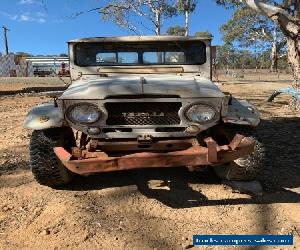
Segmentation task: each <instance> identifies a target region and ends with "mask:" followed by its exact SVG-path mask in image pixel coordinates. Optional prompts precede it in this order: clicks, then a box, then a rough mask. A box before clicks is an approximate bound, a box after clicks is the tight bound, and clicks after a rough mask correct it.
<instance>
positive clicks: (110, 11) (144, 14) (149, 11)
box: [91, 0, 177, 35]
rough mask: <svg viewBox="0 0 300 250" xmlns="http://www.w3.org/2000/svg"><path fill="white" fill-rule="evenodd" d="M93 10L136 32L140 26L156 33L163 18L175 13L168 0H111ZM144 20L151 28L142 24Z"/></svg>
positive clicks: (158, 32)
mask: <svg viewBox="0 0 300 250" xmlns="http://www.w3.org/2000/svg"><path fill="white" fill-rule="evenodd" d="M94 10H97V11H99V13H100V14H101V15H102V18H103V19H104V20H110V21H112V22H114V23H116V24H117V25H119V26H120V27H122V28H125V29H128V30H130V31H132V32H134V33H136V34H139V33H140V32H139V27H141V26H142V27H143V28H146V29H148V30H150V31H151V32H154V33H155V34H156V35H160V34H161V27H162V24H163V22H164V20H165V19H167V18H170V17H172V16H174V15H176V13H177V11H176V8H175V7H174V6H172V2H171V1H168V0H112V1H109V3H108V4H107V5H105V6H103V7H100V8H96V9H94ZM91 11H92V10H91ZM141 18H142V20H141ZM145 20H147V21H148V22H149V23H150V25H149V26H150V27H151V26H152V27H153V28H148V27H149V26H147V25H146V24H144V21H145Z"/></svg>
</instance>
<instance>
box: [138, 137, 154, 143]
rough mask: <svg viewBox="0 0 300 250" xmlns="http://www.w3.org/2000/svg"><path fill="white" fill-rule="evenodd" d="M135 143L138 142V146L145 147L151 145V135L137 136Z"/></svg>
mask: <svg viewBox="0 0 300 250" xmlns="http://www.w3.org/2000/svg"><path fill="white" fill-rule="evenodd" d="M137 141H138V143H139V144H146V145H149V144H152V143H153V140H152V136H151V135H139V136H138V137H137Z"/></svg>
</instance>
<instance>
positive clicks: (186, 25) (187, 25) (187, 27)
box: [184, 10, 190, 36]
mask: <svg viewBox="0 0 300 250" xmlns="http://www.w3.org/2000/svg"><path fill="white" fill-rule="evenodd" d="M184 13H185V34H184V35H185V36H188V35H189V18H190V13H189V11H188V10H185V11H184Z"/></svg>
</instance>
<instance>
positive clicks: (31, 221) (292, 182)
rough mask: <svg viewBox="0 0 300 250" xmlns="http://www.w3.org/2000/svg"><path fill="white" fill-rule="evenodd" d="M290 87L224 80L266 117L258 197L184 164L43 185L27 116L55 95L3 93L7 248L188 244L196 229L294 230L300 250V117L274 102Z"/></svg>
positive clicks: (2, 243)
mask: <svg viewBox="0 0 300 250" xmlns="http://www.w3.org/2000/svg"><path fill="white" fill-rule="evenodd" d="M282 86H286V85H285V84H284V83H270V82H268V83H256V84H249V83H240V84H236V83H235V84H234V83H232V82H228V81H227V82H223V85H220V87H221V88H222V89H223V90H226V91H229V92H232V93H233V94H234V95H236V96H238V97H242V98H246V99H248V100H249V101H250V102H252V103H253V104H255V105H256V106H257V108H258V109H259V110H260V111H261V113H262V123H261V125H260V127H259V128H258V129H259V134H260V136H261V138H262V140H263V142H264V143H265V145H266V154H267V159H266V162H265V168H264V171H263V173H262V174H261V175H260V176H259V181H260V182H261V183H262V185H263V189H264V193H263V195H262V196H259V197H252V196H251V195H248V194H240V193H236V192H233V191H232V190H231V189H230V188H229V187H228V186H226V185H224V184H222V182H221V181H220V180H219V179H218V178H217V177H215V176H214V175H213V174H212V173H211V172H210V171H205V172H197V173H190V172H188V171H187V170H186V169H185V168H172V169H154V170H153V169H143V170H135V171H126V172H118V173H105V174H100V175H97V176H91V177H88V178H83V177H78V178H76V180H75V182H74V183H73V184H72V185H70V186H68V187H66V188H64V189H56V190H55V189H51V188H48V187H44V186H41V185H39V184H37V183H36V182H35V181H34V180H33V177H32V175H31V172H30V170H29V166H28V143H29V137H30V133H31V132H30V131H27V130H25V129H23V128H22V121H23V120H24V117H25V115H26V113H27V112H28V111H29V110H30V108H31V107H32V106H33V105H35V104H38V103H41V102H45V101H47V98H44V97H34V96H26V95H25V96H14V97H1V98H0V117H1V120H0V142H1V143H0V156H1V157H0V249H182V248H183V247H187V246H188V245H189V244H191V237H192V235H193V234H293V235H294V240H295V245H294V247H293V248H294V249H300V237H299V234H300V206H299V202H300V164H299V162H300V151H299V145H300V114H299V113H298V114H297V113H294V112H291V111H289V110H288V109H286V108H285V105H286V104H287V103H288V97H286V96H284V95H283V96H279V97H277V98H276V99H275V102H274V103H267V102H266V99H267V97H268V96H269V94H271V93H272V91H273V90H274V89H276V88H278V87H282ZM0 90H1V85H0ZM190 247H192V246H190ZM205 249H210V248H207V247H206V248H205ZM219 249H223V248H219ZM236 249H239V248H236ZM241 249H246V248H241ZM247 249H251V248H247ZM266 249H284V248H283V247H278V248H275V247H269V248H266ZM288 249H292V248H288Z"/></svg>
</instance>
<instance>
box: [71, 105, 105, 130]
mask: <svg viewBox="0 0 300 250" xmlns="http://www.w3.org/2000/svg"><path fill="white" fill-rule="evenodd" d="M80 106H90V107H92V108H94V109H95V111H96V112H97V114H98V118H97V119H96V120H94V121H92V122H80V121H78V120H75V119H73V117H72V115H71V113H72V111H73V110H74V109H75V108H78V107H80ZM66 117H67V118H68V120H69V121H70V122H72V123H73V124H78V125H91V124H95V123H97V122H98V121H99V120H100V119H101V117H103V111H102V110H101V109H100V108H99V107H98V106H97V105H96V104H94V103H89V102H80V103H76V104H73V105H71V106H70V107H68V108H67V111H66Z"/></svg>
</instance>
